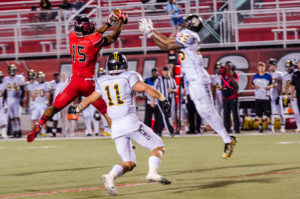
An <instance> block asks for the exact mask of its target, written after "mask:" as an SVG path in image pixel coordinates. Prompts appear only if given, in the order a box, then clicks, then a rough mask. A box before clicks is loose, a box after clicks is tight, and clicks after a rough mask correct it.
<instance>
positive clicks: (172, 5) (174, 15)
mask: <svg viewBox="0 0 300 199" xmlns="http://www.w3.org/2000/svg"><path fill="white" fill-rule="evenodd" d="M167 11H168V14H169V15H170V17H171V24H172V26H173V32H172V34H171V35H170V38H171V37H173V36H174V35H175V34H176V32H177V27H179V26H180V25H181V24H183V22H184V20H183V17H180V16H178V15H179V12H180V8H179V6H178V5H177V4H176V0H169V4H168V6H167Z"/></svg>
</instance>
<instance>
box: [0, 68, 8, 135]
mask: <svg viewBox="0 0 300 199" xmlns="http://www.w3.org/2000/svg"><path fill="white" fill-rule="evenodd" d="M3 79H4V74H3V73H2V71H0V115H1V117H0V138H8V136H7V120H8V114H7V111H8V110H7V102H6V98H7V90H6V85H5V84H4V83H3Z"/></svg>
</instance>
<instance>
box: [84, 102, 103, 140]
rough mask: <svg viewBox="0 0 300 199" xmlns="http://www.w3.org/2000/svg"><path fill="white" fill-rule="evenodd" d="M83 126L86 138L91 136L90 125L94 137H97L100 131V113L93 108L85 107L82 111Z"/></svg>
mask: <svg viewBox="0 0 300 199" xmlns="http://www.w3.org/2000/svg"><path fill="white" fill-rule="evenodd" d="M82 99H84V97H83V98H82ZM82 115H83V119H84V124H85V128H86V130H85V135H86V136H93V131H92V124H93V127H94V135H95V136H99V130H100V123H99V120H100V119H101V116H100V113H99V112H98V111H97V109H96V108H95V107H94V106H89V107H87V108H86V109H85V110H84V111H82Z"/></svg>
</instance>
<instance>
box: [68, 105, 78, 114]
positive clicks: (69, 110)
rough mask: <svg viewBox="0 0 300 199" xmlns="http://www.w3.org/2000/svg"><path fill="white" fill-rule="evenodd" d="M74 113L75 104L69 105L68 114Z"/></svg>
mask: <svg viewBox="0 0 300 199" xmlns="http://www.w3.org/2000/svg"><path fill="white" fill-rule="evenodd" d="M75 113H77V111H76V106H69V108H68V114H75Z"/></svg>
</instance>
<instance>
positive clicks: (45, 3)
mask: <svg viewBox="0 0 300 199" xmlns="http://www.w3.org/2000/svg"><path fill="white" fill-rule="evenodd" d="M40 8H41V11H47V10H51V8H52V5H51V3H50V2H49V0H41V3H40ZM50 19H51V15H50V14H49V13H47V12H42V13H41V21H49V20H50Z"/></svg>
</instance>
